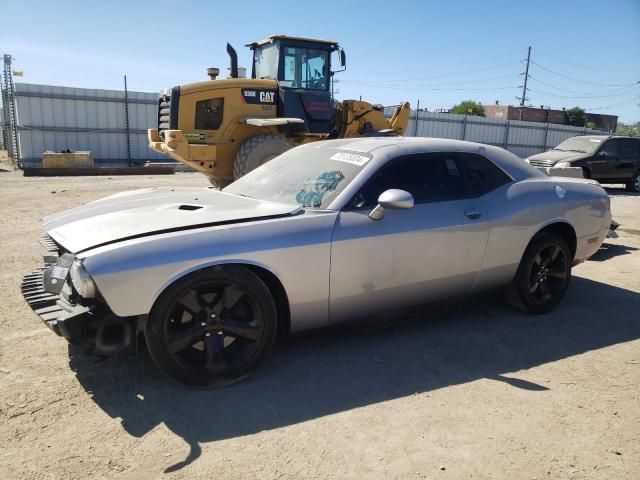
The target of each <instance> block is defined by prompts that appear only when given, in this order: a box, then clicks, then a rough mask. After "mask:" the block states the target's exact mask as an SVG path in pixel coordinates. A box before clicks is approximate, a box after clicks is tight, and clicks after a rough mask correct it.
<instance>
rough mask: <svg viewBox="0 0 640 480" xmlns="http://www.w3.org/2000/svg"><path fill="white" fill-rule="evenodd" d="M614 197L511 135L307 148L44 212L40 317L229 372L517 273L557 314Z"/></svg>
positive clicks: (94, 341)
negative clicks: (221, 174) (295, 342)
mask: <svg viewBox="0 0 640 480" xmlns="http://www.w3.org/2000/svg"><path fill="white" fill-rule="evenodd" d="M610 221H611V214H610V210H609V197H608V196H607V194H606V192H605V191H604V190H603V189H602V188H601V187H600V186H599V185H598V183H597V182H595V181H592V180H583V179H570V178H552V177H551V178H550V177H547V176H545V175H544V174H542V173H540V172H539V171H538V170H536V169H535V168H533V167H531V166H530V165H528V164H527V163H525V162H524V161H522V160H521V159H519V158H518V157H516V156H515V155H512V154H511V153H509V152H507V151H505V150H502V149H500V148H496V147H491V146H487V145H481V144H475V143H469V142H460V141H455V140H441V139H423V138H392V137H387V138H363V139H358V140H333V141H326V142H318V143H312V144H308V145H304V146H301V147H298V148H294V149H292V150H290V151H288V152H286V153H285V154H283V155H281V156H279V157H277V158H275V159H274V160H271V161H270V162H268V163H266V164H264V165H262V166H261V167H260V168H258V169H256V170H254V171H252V172H251V173H249V174H248V175H246V176H244V177H242V178H240V179H239V180H237V181H236V182H234V183H232V184H231V185H229V186H228V187H226V188H225V189H224V190H222V191H218V190H214V189H212V188H153V189H147V190H138V191H133V192H124V193H119V194H116V195H112V196H110V197H107V198H104V199H102V200H97V201H95V202H91V203H89V204H87V205H84V206H82V207H79V208H76V209H72V210H68V211H65V212H62V213H59V214H57V215H52V216H49V217H47V218H45V220H44V227H45V230H46V235H45V236H44V237H43V239H42V242H43V244H44V245H45V246H46V247H47V248H48V249H49V250H51V251H55V253H56V255H52V256H47V257H45V266H44V267H43V268H41V269H39V270H37V271H36V272H34V273H32V274H30V275H28V276H27V277H25V279H24V281H23V286H22V290H23V294H24V296H25V298H26V300H27V301H28V302H29V304H30V305H31V306H32V308H33V309H34V310H35V312H36V313H37V314H38V315H39V316H40V318H41V319H42V320H43V321H44V322H45V323H46V324H47V326H48V327H50V328H51V329H52V330H53V331H54V332H56V333H57V334H58V335H62V336H64V337H65V338H66V339H67V340H68V341H70V342H72V343H86V344H89V345H90V346H92V347H93V348H94V349H95V351H96V352H97V353H99V354H108V353H111V352H115V351H118V350H121V349H125V348H135V346H136V345H137V344H138V340H139V339H140V337H141V336H142V337H144V339H145V340H146V344H147V346H148V349H149V352H150V354H151V357H152V358H153V360H154V361H155V363H156V364H157V365H158V367H159V368H160V369H161V370H162V371H164V372H165V373H166V374H168V375H169V376H171V377H173V378H174V379H177V380H180V381H182V382H185V383H189V384H196V385H220V384H224V383H228V382H230V381H234V380H237V379H239V378H241V377H243V376H245V375H246V374H247V373H248V372H249V371H250V370H252V369H253V368H255V367H256V366H257V365H258V364H259V363H260V361H261V360H263V359H264V357H265V355H266V354H267V353H268V351H269V349H270V347H271V345H272V343H273V342H274V339H275V337H276V333H277V332H299V331H302V330H307V329H311V328H316V327H323V326H328V325H333V324H338V323H340V322H344V321H346V320H348V319H354V318H360V319H363V318H364V319H366V318H371V317H372V316H373V315H374V314H379V313H382V312H388V311H399V310H400V309H403V308H405V307H408V306H415V305H421V304H424V303H426V302H430V301H433V300H437V299H443V298H446V297H452V296H457V295H461V294H465V293H469V292H474V291H478V290H482V289H492V288H496V287H505V290H506V292H507V298H508V299H509V300H510V303H512V304H515V305H517V306H519V307H520V308H522V309H525V310H528V311H530V312H532V313H537V314H539V313H545V312H547V311H549V310H550V309H552V308H553V307H555V306H556V305H557V304H558V302H559V301H560V300H561V299H562V297H563V295H564V293H565V291H566V289H567V286H568V283H569V278H570V275H571V267H572V265H575V264H576V263H578V262H581V261H584V260H585V259H587V258H588V257H589V256H590V255H592V254H593V253H594V252H595V251H596V250H598V248H599V247H600V245H601V243H602V241H603V240H604V238H605V237H606V235H607V231H608V228H609V224H610Z"/></svg>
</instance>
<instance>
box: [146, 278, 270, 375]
mask: <svg viewBox="0 0 640 480" xmlns="http://www.w3.org/2000/svg"><path fill="white" fill-rule="evenodd" d="M276 330H277V312H276V306H275V302H274V300H273V297H272V295H271V293H270V291H269V289H268V288H267V286H266V285H265V284H264V282H263V281H262V280H261V279H260V278H259V277H258V276H257V275H255V274H254V273H253V272H251V271H249V270H247V269H245V268H242V267H238V266H225V267H214V268H211V269H206V270H201V271H199V272H195V273H193V274H191V275H188V276H187V277H185V278H183V279H180V280H178V281H177V282H176V283H174V284H173V285H171V286H170V287H169V288H167V290H165V291H164V292H163V293H162V295H160V297H159V298H158V300H157V301H156V303H155V304H154V306H153V308H152V310H151V313H150V314H149V319H148V321H147V326H146V341H147V346H148V348H149V354H150V355H151V358H152V359H153V361H154V363H155V364H156V365H157V367H158V368H159V369H160V370H161V371H162V372H163V373H165V374H166V375H167V376H169V377H171V378H172V379H174V380H177V381H179V382H182V383H186V384H188V385H196V386H201V387H221V386H225V385H228V384H231V383H235V382H237V381H239V380H242V379H243V378H244V377H246V376H247V375H248V374H249V373H250V372H251V371H252V370H254V369H255V368H256V367H257V366H258V365H259V364H260V363H261V362H262V360H263V359H264V358H265V357H266V356H267V354H268V353H269V351H270V349H271V346H272V345H273V342H274V340H275V337H276Z"/></svg>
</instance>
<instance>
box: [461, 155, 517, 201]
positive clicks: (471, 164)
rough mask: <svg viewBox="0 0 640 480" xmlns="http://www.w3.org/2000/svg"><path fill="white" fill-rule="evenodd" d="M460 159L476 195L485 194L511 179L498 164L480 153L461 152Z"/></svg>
mask: <svg viewBox="0 0 640 480" xmlns="http://www.w3.org/2000/svg"><path fill="white" fill-rule="evenodd" d="M460 159H461V160H462V163H463V164H464V166H465V168H466V170H467V176H468V177H469V183H470V184H471V188H472V189H473V192H474V193H475V194H476V195H484V194H485V193H489V192H490V191H492V190H495V189H496V188H498V187H500V186H502V185H504V184H506V183H509V182H510V181H511V178H510V177H509V176H508V175H507V174H506V173H504V172H503V171H502V170H501V169H500V168H499V167H498V166H497V165H496V164H494V163H493V162H492V161H491V160H488V159H486V158H484V157H482V156H480V155H474V154H461V155H460Z"/></svg>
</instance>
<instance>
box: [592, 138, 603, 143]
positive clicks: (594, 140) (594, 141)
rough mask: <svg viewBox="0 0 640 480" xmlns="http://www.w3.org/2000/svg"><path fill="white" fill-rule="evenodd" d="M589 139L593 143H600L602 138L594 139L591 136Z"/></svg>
mask: <svg viewBox="0 0 640 480" xmlns="http://www.w3.org/2000/svg"><path fill="white" fill-rule="evenodd" d="M589 141H590V142H593V143H600V142H601V141H602V140H596V139H595V138H592V139H590V140H589Z"/></svg>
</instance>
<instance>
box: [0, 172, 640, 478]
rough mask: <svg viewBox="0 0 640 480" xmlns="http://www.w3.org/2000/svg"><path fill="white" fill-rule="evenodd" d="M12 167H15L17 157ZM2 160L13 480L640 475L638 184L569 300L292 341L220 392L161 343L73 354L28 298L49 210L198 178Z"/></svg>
mask: <svg viewBox="0 0 640 480" xmlns="http://www.w3.org/2000/svg"><path fill="white" fill-rule="evenodd" d="M0 168H1V167H0ZM4 170H5V171H1V172H0V245H1V247H2V248H1V251H2V256H1V258H0V266H1V268H0V291H1V292H2V299H1V300H0V382H1V383H0V446H1V448H0V478H2V479H33V480H36V479H76V478H77V479H86V478H91V479H101V478H118V479H146V478H170V479H212V478H215V479H240V478H250V479H265V478H274V479H275V478H318V479H325V478H330V479H360V478H374V479H381V478H390V479H445V478H449V479H463V478H464V479H467V478H476V479H482V478H505V479H514V478H517V479H534V478H535V479H552V478H553V479H558V478H562V479H565V478H567V479H573V478H575V479H632V478H633V479H639V478H640V315H639V313H638V312H640V250H639V249H640V215H639V214H640V196H637V195H632V194H627V193H626V192H624V191H623V190H622V189H620V188H617V189H615V188H612V189H610V190H609V191H610V194H611V199H612V205H613V207H612V208H613V214H614V218H615V219H616V220H618V221H619V222H620V223H621V224H622V227H621V229H622V230H621V231H620V238H618V239H615V240H613V239H612V240H608V241H607V243H606V245H605V247H604V248H603V249H601V250H600V251H599V252H598V253H597V254H596V256H595V257H594V258H593V259H591V260H590V261H588V262H586V263H584V264H582V265H580V266H578V267H576V268H575V270H574V278H573V280H572V284H571V286H570V289H569V292H568V294H567V297H566V298H565V300H564V301H563V303H562V304H561V305H560V306H559V307H558V308H557V309H556V310H555V311H554V312H553V313H552V314H549V315H546V316H541V317H533V316H527V315H524V314H519V313H515V312H514V311H512V310H511V309H509V308H508V307H506V306H505V305H503V304H502V303H501V302H500V301H499V300H497V299H496V298H493V297H488V298H484V299H482V298H481V299H474V300H469V302H467V303H464V304H462V305H460V306H458V307H457V308H456V309H454V310H448V311H447V312H446V313H438V314H431V315H429V316H428V318H426V319H423V320H421V321H414V322H407V323H403V324H400V325H397V326H395V327H393V328H385V329H374V330H369V331H349V332H348V333H347V332H342V333H336V332H317V333H313V334H311V335H306V336H304V337H297V338H292V339H289V340H287V341H284V342H281V343H280V344H279V345H277V347H276V349H275V351H274V353H273V355H272V356H271V358H270V359H269V360H268V361H267V362H266V364H265V365H264V366H263V368H261V369H260V370H259V371H258V372H257V373H256V374H255V375H254V376H253V377H252V378H250V379H248V380H247V381H245V382H242V383H240V384H237V385H235V386H232V387H229V388H226V389H222V390H192V389H188V388H186V387H180V386H176V385H173V384H171V383H169V382H167V381H165V380H164V379H163V378H162V377H161V376H160V374H159V373H157V372H156V370H155V368H154V367H153V365H152V364H151V363H150V361H149V359H148V358H147V357H146V356H142V357H130V356H127V355H121V356H117V357H113V358H110V359H107V360H97V359H95V358H93V357H88V356H85V355H83V354H81V353H78V352H76V351H74V350H73V349H71V350H70V349H69V348H68V346H67V344H66V342H65V341H64V340H63V339H61V338H59V337H56V336H55V335H54V334H52V333H51V332H50V331H49V330H48V329H47V328H46V327H45V326H44V325H43V324H42V323H41V322H40V320H38V319H37V318H36V316H35V315H34V314H33V313H32V311H31V310H30V309H29V308H28V306H27V305H26V303H25V302H24V301H23V299H22V297H21V295H20V291H19V284H20V280H21V277H22V276H23V275H24V274H26V273H29V272H30V271H31V270H32V269H34V268H36V267H37V266H39V265H40V264H41V256H42V254H43V253H44V252H43V251H42V250H41V248H40V246H39V244H38V242H37V237H38V236H39V235H40V233H41V227H40V221H41V218H42V216H43V215H46V214H49V213H52V212H56V211H59V210H61V209H65V208H69V207H73V206H76V205H78V204H80V203H83V202H87V201H89V200H93V199H96V198H99V197H102V196H105V195H108V194H111V193H113V192H117V191H122V190H129V189H134V188H139V187H150V186H154V185H192V186H203V187H204V186H207V185H208V184H207V181H206V179H205V178H204V177H202V176H199V175H198V174H188V173H185V174H176V175H173V176H157V177H112V178H107V177H89V178H77V177H76V178H24V177H22V176H21V175H20V174H19V173H18V172H12V171H6V170H10V169H9V168H4Z"/></svg>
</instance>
